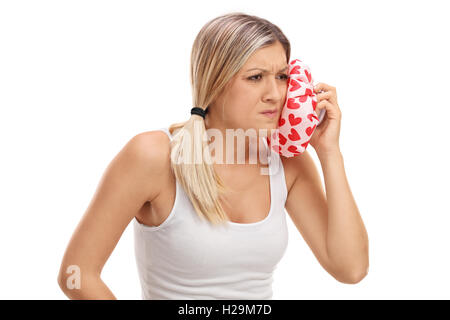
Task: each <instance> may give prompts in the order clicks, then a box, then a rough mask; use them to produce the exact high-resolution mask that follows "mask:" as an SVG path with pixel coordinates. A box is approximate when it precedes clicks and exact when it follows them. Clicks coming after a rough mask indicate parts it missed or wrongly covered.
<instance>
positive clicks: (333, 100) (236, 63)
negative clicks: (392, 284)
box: [58, 12, 368, 299]
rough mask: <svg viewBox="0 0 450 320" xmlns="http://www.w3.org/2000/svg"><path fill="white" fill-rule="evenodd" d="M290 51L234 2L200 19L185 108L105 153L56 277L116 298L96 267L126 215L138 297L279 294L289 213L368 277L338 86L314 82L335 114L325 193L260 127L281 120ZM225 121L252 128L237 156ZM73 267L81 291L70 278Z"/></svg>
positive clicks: (304, 164)
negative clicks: (107, 158) (275, 284)
mask: <svg viewBox="0 0 450 320" xmlns="http://www.w3.org/2000/svg"><path fill="white" fill-rule="evenodd" d="M289 61H290V43H289V41H288V39H287V38H286V37H285V35H284V34H283V33H282V32H281V30H280V29H279V28H278V27H277V26H275V25H274V24H272V23H270V22H269V21H267V20H265V19H262V18H259V17H256V16H251V15H246V14H244V13H239V12H238V13H229V14H225V15H222V16H219V17H217V18H215V19H213V20H211V21H209V22H208V23H207V24H206V25H205V26H204V27H203V28H202V29H201V30H200V32H199V34H198V35H197V37H196V39H195V41H194V44H193V48H192V52H191V66H190V67H191V69H190V74H191V85H192V93H193V100H192V104H193V105H192V106H190V108H187V109H186V113H187V114H188V113H189V112H191V114H190V117H189V119H188V120H187V121H186V122H183V123H179V124H174V125H172V126H170V127H168V128H166V127H163V128H161V130H154V131H148V132H143V133H140V134H137V135H136V136H134V137H133V138H132V139H130V141H129V142H128V143H127V144H126V145H125V146H124V147H123V149H122V150H121V151H120V152H119V153H118V154H117V156H116V157H115V158H114V159H113V160H112V161H111V163H110V164H109V166H108V168H107V170H106V171H105V173H104V175H103V177H102V179H101V181H100V184H99V186H98V189H97V191H96V193H95V195H94V197H93V199H92V201H91V203H90V204H89V206H88V209H87V211H86V213H85V214H84V216H83V218H82V220H81V222H80V223H79V225H78V226H77V228H76V230H75V232H74V234H73V236H72V238H71V240H70V243H69V245H68V247H67V249H66V252H65V254H64V257H63V261H62V263H61V269H60V273H59V276H58V283H59V284H60V287H61V289H62V290H63V291H64V293H65V294H66V295H67V296H68V297H69V298H71V299H115V296H114V294H113V293H112V292H111V291H110V289H109V288H108V286H107V285H106V284H105V283H104V282H103V281H102V280H101V278H100V274H101V271H102V268H103V266H104V264H105V263H106V261H107V259H108V257H109V256H110V255H111V252H112V250H113V249H114V247H115V246H116V244H117V242H118V241H119V239H120V237H121V235H122V233H123V231H124V230H125V228H126V227H127V226H128V225H129V223H130V222H132V223H133V228H134V235H135V254H136V264H137V269H138V273H139V277H140V282H141V293H142V298H143V299H271V298H272V294H273V292H272V281H273V278H272V274H273V272H274V270H275V268H276V265H277V264H278V262H279V261H280V260H281V258H282V257H283V254H284V252H285V250H286V247H287V242H288V234H287V231H288V230H287V225H286V214H285V212H287V213H288V214H289V215H290V218H291V219H292V221H293V222H294V224H295V226H296V227H297V229H298V231H299V235H301V236H302V237H303V239H304V240H305V241H306V243H307V244H308V246H309V247H310V248H311V250H312V252H313V253H314V255H315V257H316V258H317V259H318V261H319V262H320V264H321V266H322V267H323V268H324V269H325V270H326V271H327V272H329V273H330V275H332V276H333V277H334V278H335V279H336V280H337V281H340V282H343V283H357V282H359V281H360V280H361V279H362V278H363V277H364V276H365V275H366V273H367V270H368V237H367V234H366V230H365V227H364V224H363V222H362V219H361V217H360V215H359V212H358V208H357V206H356V204H355V201H354V199H353V197H352V194H351V191H350V187H349V185H348V183H347V180H346V175H345V171H344V165H343V157H342V154H341V152H340V149H339V143H338V137H339V130H340V119H341V112H340V110H339V107H338V104H337V97H336V90H335V88H334V87H332V86H329V85H327V84H324V83H320V84H319V87H318V88H317V90H316V91H317V92H321V93H318V96H317V98H318V104H317V109H316V112H319V110H321V109H322V108H326V111H327V116H326V118H325V120H324V122H323V123H321V125H320V126H319V127H317V130H316V132H315V133H314V135H313V138H312V139H311V141H310V144H311V145H312V146H313V147H314V149H315V151H316V153H317V155H318V157H319V159H320V162H321V166H322V170H323V175H324V179H325V186H326V194H325V192H324V189H323V186H322V184H321V180H320V176H319V174H318V171H317V168H316V167H315V165H314V162H313V161H312V158H311V156H310V155H309V154H308V152H304V153H303V154H301V155H299V156H296V157H292V158H285V157H283V156H280V155H279V154H277V153H275V152H273V151H271V150H270V148H268V147H267V143H266V144H264V143H263V144H261V143H260V142H261V141H263V142H264V140H265V138H264V137H266V133H265V131H264V129H265V130H271V129H275V128H277V124H278V119H279V116H280V113H281V108H282V107H283V104H284V100H285V97H286V90H287V85H288V82H287V81H288V74H287V72H288V62H289ZM271 113H272V114H271ZM227 129H228V130H232V132H233V133H236V132H237V133H239V134H240V135H242V132H256V136H254V135H253V136H252V138H250V136H249V139H245V141H244V143H242V140H241V143H240V145H239V146H238V148H235V149H231V150H232V153H231V156H230V152H229V151H230V147H229V146H230V140H232V142H231V143H232V144H234V136H233V137H231V139H230V137H229V136H227ZM261 129H263V130H261ZM239 134H238V136H239ZM225 140H226V142H225ZM238 140H239V137H238ZM255 141H256V142H257V143H254V142H255ZM265 141H266V142H267V140H265ZM213 145H214V148H212V146H213ZM239 149H241V150H239ZM242 149H244V151H245V153H244V154H245V156H244V157H242V154H241V156H240V151H242ZM227 152H228V154H227ZM253 152H254V153H253ZM250 154H257V155H259V156H258V157H257V161H256V162H255V161H250V160H252V159H251V157H250ZM261 155H262V156H261ZM237 158H240V159H241V160H242V159H243V160H244V161H237ZM230 160H231V161H230ZM284 209H286V211H285V210H284ZM73 265H75V266H77V267H78V268H79V271H80V275H81V278H80V284H79V286H78V287H77V288H75V289H74V288H69V287H68V285H67V283H68V280H69V279H68V277H69V276H70V275H69V274H67V272H66V270H67V268H68V267H69V266H73Z"/></svg>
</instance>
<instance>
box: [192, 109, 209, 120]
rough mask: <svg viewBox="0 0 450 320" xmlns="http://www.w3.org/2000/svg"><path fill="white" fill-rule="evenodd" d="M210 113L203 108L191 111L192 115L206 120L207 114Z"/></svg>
mask: <svg viewBox="0 0 450 320" xmlns="http://www.w3.org/2000/svg"><path fill="white" fill-rule="evenodd" d="M207 113H208V108H206V109H205V110H203V109H202V108H198V107H194V108H192V109H191V114H197V115H199V116H201V117H202V118H203V119H205V116H206V114H207Z"/></svg>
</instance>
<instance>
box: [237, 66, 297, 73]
mask: <svg viewBox="0 0 450 320" xmlns="http://www.w3.org/2000/svg"><path fill="white" fill-rule="evenodd" d="M288 68H289V66H285V67H284V68H283V69H281V70H280V71H278V72H282V71H285V70H287V69H288ZM252 70H262V71H264V72H269V70H266V69H262V68H251V69H248V70H247V71H245V72H248V71H252Z"/></svg>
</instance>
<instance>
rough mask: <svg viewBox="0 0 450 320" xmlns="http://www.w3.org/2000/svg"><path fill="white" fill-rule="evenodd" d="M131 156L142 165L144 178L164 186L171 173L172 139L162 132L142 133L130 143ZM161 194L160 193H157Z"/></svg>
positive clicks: (155, 184)
mask: <svg viewBox="0 0 450 320" xmlns="http://www.w3.org/2000/svg"><path fill="white" fill-rule="evenodd" d="M128 149H129V154H130V156H132V157H133V158H134V160H133V161H134V162H135V163H140V164H142V165H141V167H142V170H143V171H145V172H142V176H143V177H147V178H148V179H151V181H152V185H154V186H163V185H165V181H166V180H167V177H168V174H169V172H170V138H169V137H168V136H167V134H166V133H165V132H163V131H160V130H152V131H145V132H140V133H138V134H136V135H135V136H133V137H132V138H131V139H130V141H129V142H128ZM157 193H159V192H157Z"/></svg>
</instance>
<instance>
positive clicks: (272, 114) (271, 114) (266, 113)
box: [261, 111, 277, 118]
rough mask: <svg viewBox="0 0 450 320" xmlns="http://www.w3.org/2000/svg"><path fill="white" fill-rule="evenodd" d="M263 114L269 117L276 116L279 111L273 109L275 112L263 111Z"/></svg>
mask: <svg viewBox="0 0 450 320" xmlns="http://www.w3.org/2000/svg"><path fill="white" fill-rule="evenodd" d="M261 114H263V115H265V116H266V117H269V118H274V117H275V116H276V115H277V112H276V111H273V112H269V111H266V112H261Z"/></svg>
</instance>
